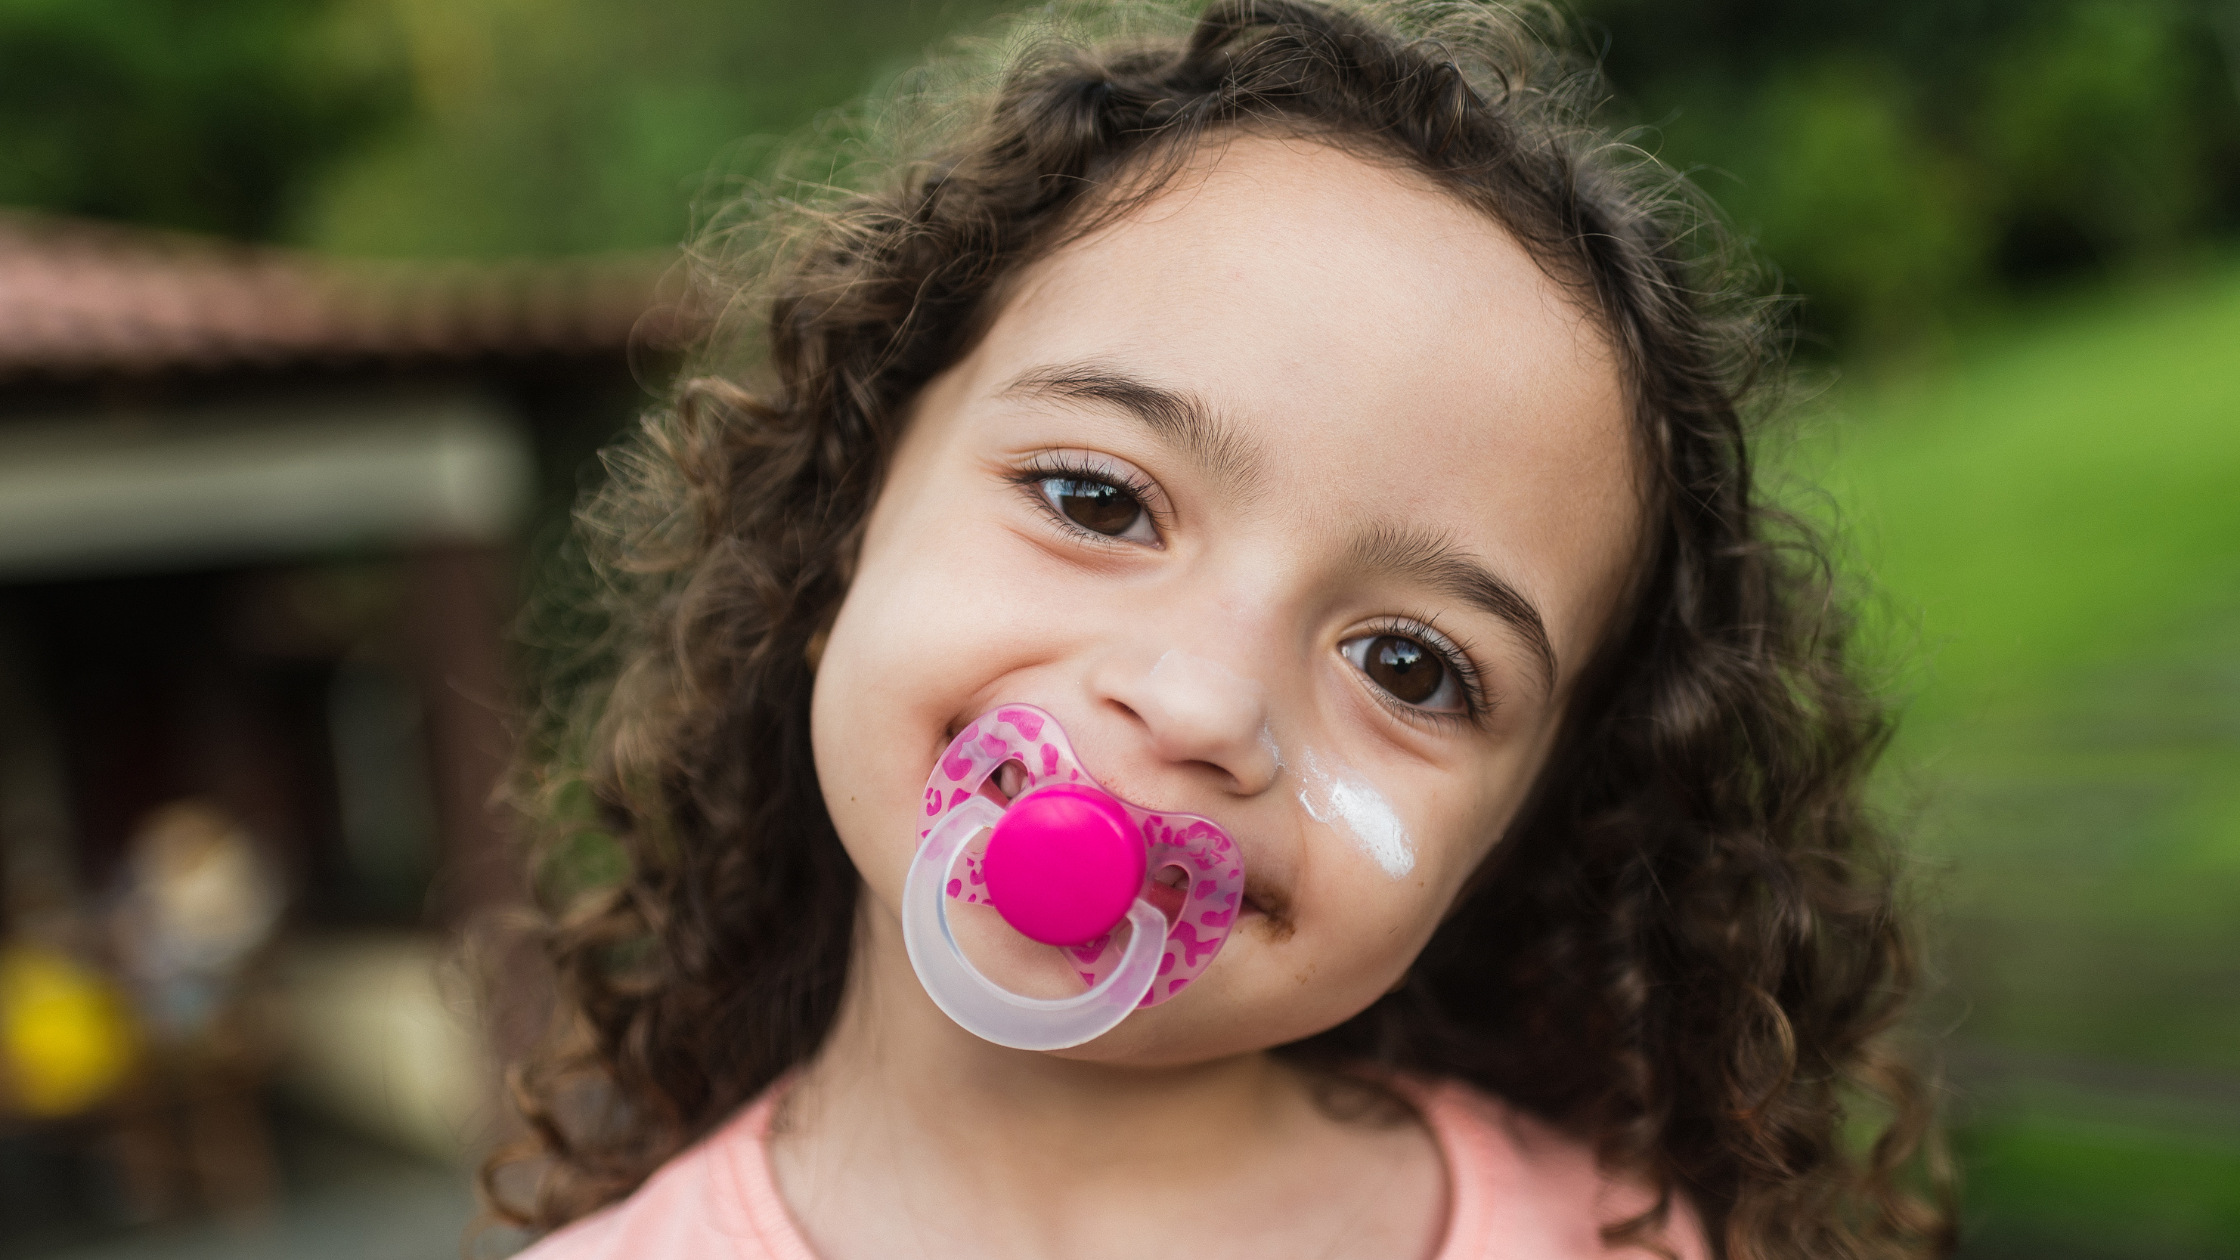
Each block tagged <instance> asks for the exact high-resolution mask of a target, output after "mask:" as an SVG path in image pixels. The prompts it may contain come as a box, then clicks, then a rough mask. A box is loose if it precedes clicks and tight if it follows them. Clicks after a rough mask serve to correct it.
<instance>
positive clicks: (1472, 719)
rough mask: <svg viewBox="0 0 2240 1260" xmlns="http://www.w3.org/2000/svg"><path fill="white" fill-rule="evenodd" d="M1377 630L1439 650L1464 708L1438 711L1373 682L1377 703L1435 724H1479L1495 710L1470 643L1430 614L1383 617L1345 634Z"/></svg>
mask: <svg viewBox="0 0 2240 1260" xmlns="http://www.w3.org/2000/svg"><path fill="white" fill-rule="evenodd" d="M1378 634H1391V635H1398V636H1400V637H1401V638H1404V639H1413V640H1415V641H1416V642H1418V643H1421V644H1422V645H1424V646H1425V647H1427V648H1430V649H1431V650H1432V651H1433V652H1435V653H1437V654H1438V657H1439V663H1440V664H1441V665H1443V666H1445V667H1446V668H1447V669H1448V670H1450V671H1452V672H1453V674H1454V678H1455V681H1456V682H1457V683H1459V684H1461V687H1462V712H1460V713H1439V712H1435V711H1433V710H1430V709H1419V708H1417V707H1415V706H1414V705H1412V704H1409V703H1408V702H1407V701H1405V700H1402V699H1400V698H1399V697H1398V696H1395V695H1393V694H1391V693H1390V692H1387V691H1385V690H1384V689H1383V688H1381V687H1378V686H1376V685H1374V684H1371V685H1370V687H1369V691H1370V693H1371V694H1373V695H1374V696H1375V697H1376V698H1377V702H1378V703H1380V704H1382V705H1384V706H1385V707H1387V708H1389V709H1391V710H1392V711H1393V712H1395V713H1397V714H1399V715H1400V716H1401V717H1403V718H1405V719H1406V720H1408V721H1411V722H1430V723H1433V724H1436V725H1452V724H1454V723H1458V722H1468V723H1472V724H1476V723H1478V722H1482V721H1484V720H1485V718H1486V716H1487V715H1488V714H1490V713H1492V712H1493V710H1494V708H1495V703H1494V700H1493V697H1492V696H1491V695H1490V694H1488V692H1487V690H1486V682H1485V675H1484V674H1483V673H1481V672H1480V671H1479V669H1478V666H1477V663H1476V662H1475V661H1473V660H1471V659H1470V652H1469V650H1468V648H1467V646H1466V645H1464V644H1462V643H1460V642H1458V641H1457V640H1456V639H1454V638H1453V637H1452V636H1450V635H1448V634H1447V633H1446V632H1445V631H1443V630H1440V629H1439V628H1438V627H1437V626H1434V625H1432V624H1431V619H1430V618H1429V617H1406V616H1402V617H1382V618H1379V619H1377V620H1375V621H1372V622H1370V623H1369V624H1368V625H1367V626H1364V627H1362V629H1361V630H1360V631H1359V632H1357V633H1354V634H1349V635H1347V636H1346V637H1347V638H1348V639H1357V638H1360V637H1361V636H1362V635H1378Z"/></svg>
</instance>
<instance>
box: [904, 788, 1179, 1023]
mask: <svg viewBox="0 0 2240 1260" xmlns="http://www.w3.org/2000/svg"><path fill="white" fill-rule="evenodd" d="M1002 818H1003V810H1002V809H1001V808H1000V807H998V806H997V805H996V803H995V802H993V801H990V800H988V799H986V798H985V797H974V798H972V799H970V800H968V801H966V802H964V803H963V804H961V805H959V806H958V807H957V808H956V809H954V810H952V811H951V812H950V813H949V814H948V815H947V816H946V817H944V818H943V819H942V820H941V822H940V823H939V824H938V825H937V826H935V827H934V829H933V830H932V831H931V832H929V833H928V834H927V835H926V838H925V839H924V840H923V841H921V842H920V843H919V846H918V853H917V856H916V857H915V858H913V859H912V860H911V863H910V874H909V877H908V879H907V880H906V881H905V882H904V885H903V891H902V940H903V945H904V947H905V948H906V949H908V950H909V953H910V962H911V965H912V967H913V968H915V969H916V971H917V973H918V979H919V982H920V983H921V984H923V985H924V986H925V990H926V993H927V994H928V995H929V996H931V997H932V998H933V1000H934V1004H935V1005H937V1006H939V1007H940V1008H941V1010H942V1012H943V1013H944V1014H946V1015H948V1017H949V1018H951V1019H953V1020H955V1021H956V1022H957V1023H958V1024H960V1025H962V1026H963V1027H964V1028H965V1029H966V1030H967V1031H969V1032H971V1033H973V1034H974V1035H976V1036H979V1037H982V1038H984V1039H986V1040H988V1041H992V1042H995V1043H996V1044H997V1045H1001V1046H1010V1047H1011V1048H1013V1049H1015V1050H1063V1049H1066V1048H1068V1047H1070V1046H1078V1045H1080V1044H1082V1043H1083V1042H1086V1041H1092V1040H1094V1039H1096V1038H1098V1037H1101V1036H1103V1035H1104V1034H1105V1033H1107V1032H1110V1031H1111V1030H1112V1029H1113V1028H1114V1027H1115V1026H1116V1025H1118V1024H1119V1023H1120V1021H1121V1020H1123V1019H1126V1018H1127V1017H1128V1016H1129V1014H1131V1013H1132V1012H1133V1011H1134V1010H1135V1009H1136V1007H1137V1005H1138V1004H1139V1003H1141V1002H1142V1001H1143V999H1144V995H1145V994H1147V993H1149V992H1150V991H1151V985H1152V983H1153V982H1154V981H1156V980H1157V979H1158V970H1159V959H1160V957H1161V955H1162V954H1164V953H1165V951H1166V943H1167V920H1166V916H1165V915H1163V914H1161V913H1160V912H1159V909H1158V907H1156V906H1154V905H1152V904H1151V903H1150V902H1148V901H1146V900H1144V899H1143V898H1141V897H1138V898H1136V900H1135V902H1134V903H1133V904H1131V905H1130V906H1129V907H1128V924H1129V929H1130V930H1129V933H1128V945H1127V948H1126V950H1125V951H1123V953H1122V954H1121V957H1120V961H1119V963H1118V965H1116V966H1115V967H1114V968H1113V969H1112V971H1111V972H1110V974H1108V975H1106V976H1105V978H1104V979H1102V980H1100V981H1098V982H1097V983H1096V984H1094V985H1092V986H1091V987H1090V988H1089V989H1088V990H1087V991H1086V992H1082V993H1077V994H1075V995H1074V996H1072V997H1068V998H1031V997H1027V996H1024V995H1023V994H1018V993H1013V992H1011V991H1010V990H1009V989H1006V988H1004V987H1003V986H1001V985H999V984H997V983H996V982H995V981H993V980H990V979H989V978H988V977H987V976H986V975H984V974H982V973H981V971H980V969H979V968H978V967H975V966H974V965H973V964H972V960H971V959H970V958H967V957H965V954H964V950H963V948H962V947H961V946H959V945H958V944H957V938H956V934H955V933H954V932H953V931H951V930H950V927H949V906H948V897H947V896H946V895H945V894H946V889H947V885H948V882H949V880H950V879H951V878H953V875H952V872H953V870H954V869H955V867H956V864H957V861H958V859H960V858H962V857H963V856H964V851H965V845H966V842H967V841H969V840H970V839H971V838H972V837H974V836H976V835H978V834H979V833H980V832H982V831H984V830H988V829H990V828H993V827H994V826H995V825H996V823H997V822H998V821H1000V820H1001V819H1002ZM928 903H930V905H929V904H928ZM1022 1017H1024V1018H1022Z"/></svg>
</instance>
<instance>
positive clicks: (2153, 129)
mask: <svg viewBox="0 0 2240 1260" xmlns="http://www.w3.org/2000/svg"><path fill="white" fill-rule="evenodd" d="M1577 5H1578V16H1579V19H1580V21H1579V27H1580V31H1581V33H1582V34H1583V36H1584V39H1585V41H1586V43H1587V45H1588V46H1589V47H1591V48H1593V49H1598V50H1600V51H1601V53H1602V59H1603V61H1604V63H1605V65H1606V66H1607V68H1608V69H1609V71H1610V73H1611V75H1612V77H1613V78H1614V80H1615V81H1616V83H1617V84H1618V85H1619V88H1620V90H1621V92H1622V95H1621V96H1620V97H1619V98H1618V99H1617V101H1616V102H1614V106H1613V109H1612V117H1613V118H1614V119H1618V120H1623V119H1625V118H1628V117H1630V118H1632V119H1634V120H1637V121H1639V122H1641V123H1643V124H1645V129H1644V130H1643V132H1642V133H1641V138H1642V140H1643V143H1644V144H1645V146H1646V147H1649V148H1651V149H1653V150H1655V151H1657V152H1659V153H1660V154H1661V155H1662V156H1664V157H1665V158H1667V159H1668V160H1670V161H1672V162H1674V163H1676V164H1678V165H1680V166H1682V167H1683V168H1686V169H1689V170H1691V171H1693V172H1694V173H1695V174H1696V176H1697V178H1698V179H1699V180H1700V181H1701V182H1702V183H1703V184H1704V185H1705V186H1706V188H1707V189H1708V191H1709V192H1710V193H1711V194H1712V196H1713V197H1714V198H1715V199H1716V200H1718V201H1719V202H1721V203H1722V204H1723V205H1725V206H1726V207H1727V209H1728V210H1729V211H1730V212H1731V214H1732V215H1733V217H1734V219H1735V220H1736V221H1737V222H1738V223H1739V224H1740V225H1741V226H1742V227H1743V229H1744V230H1745V232H1746V233H1747V234H1748V235H1749V236H1751V237H1752V238H1754V239H1755V240H1756V241H1758V242H1759V243H1760V244H1761V245H1762V246H1763V247H1764V248H1765V251H1766V253H1767V255H1768V256H1769V257H1771V258H1773V259H1774V260H1776V261H1777V262H1778V263H1779V264H1780V266H1781V267H1782V268H1783V269H1784V283H1785V287H1786V288H1787V289H1789V290H1790V291H1792V292H1796V293H1800V294H1803V295H1805V296H1806V298H1807V301H1806V304H1805V306H1804V312H1805V314H1804V318H1805V322H1806V326H1807V329H1808V331H1809V332H1810V333H1812V334H1813V337H1812V338H1811V340H1810V343H1809V344H1813V345H1826V346H1832V347H1835V348H1838V349H1841V350H1844V351H1847V352H1848V351H1854V350H1855V351H1859V352H1862V353H1866V354H1878V353H1881V352H1884V351H1890V350H1907V349H1912V348H1919V347H1921V346H1924V345H1926V346H1930V347H1932V348H1933V347H1935V346H1936V345H1938V344H1942V343H1945V342H1948V341H1949V339H1950V337H1951V336H1952V335H1953V334H1954V332H1955V329H1956V328H1957V327H1959V326H1961V325H1964V324H1965V323H1967V322H1968V320H1969V319H1970V317H1971V315H1972V314H1973V313H1975V312H1979V311H1983V310H1985V309H1987V308H1988V309H1994V310H1995V309H1996V308H1998V307H1999V306H2000V305H2002V304H2003V303H2004V302H2005V300H2006V299H2007V298H2009V297H2011V296H2012V295H2014V294H2016V293H2017V292H2022V291H2027V290H2029V289H2031V288H2032V287H2033V286H2036V285H2038V284H2040V283H2041V282H2044V281H2046V280H2049V279H2060V278H2064V277H2068V276H2071V275H2075V274H2078V273H2108V272H2118V273H2120V272H2125V271H2130V270H2137V269H2150V270H2151V269H2155V268H2158V267H2159V268H2164V269H2167V268H2170V267H2172V266H2180V265H2184V264H2185V262H2186V261H2187V260H2188V259H2190V258H2192V257H2193V256H2194V253H2193V251H2194V250H2196V249H2197V247H2198V245H2199V243H2200V242H2202V241H2204V240H2210V239H2215V238H2219V237H2223V236H2226V235H2229V234H2230V233H2232V232H2233V231H2234V230H2235V229H2240V98H2236V88H2240V73H2236V66H2240V62H2236V60H2235V52H2236V50H2240V5H2236V4H2233V3H2231V0H1883V2H1881V3H1869V2H1868V0H1824V2H1822V3H1810V4H1808V3H1803V2H1802V0H1695V2H1693V3H1687V4H1674V3H1670V0H1577ZM1004 7H1006V6H1004V5H1002V4H1001V3H1000V0H816V2H815V3H809V2H807V0H637V2H636V3H632V4H624V3H622V2H621V0H203V2H202V3H199V4H191V5H190V4H188V3H185V2H184V0H0V203H14V204H22V205H32V206H42V207H51V208H55V209H61V210H66V211H71V212H76V213H86V214H95V215H103V216H108V217H114V218H122V219H132V220H140V221H147V222H157V223H168V224H177V225H181V226H189V227H198V228H206V229H211V230H216V231H222V232H228V233H233V234H237V235H247V236H256V237H276V238H281V239H288V240H294V241H298V242H301V243H306V244H311V245H315V246H319V247H322V248H327V249H333V250H339V251H344V252H350V253H365V254H388V255H466V256H488V255H501V254H550V253H563V252H580V251H593V250H604V249H623V248H644V247H658V246H663V245H668V244H672V243H674V242H676V241H677V240H679V239H680V238H681V237H683V236H684V235H685V234H686V232H687V231H688V230H689V227H690V222H689V213H690V206H691V205H692V203H693V202H694V201H695V199H696V198H701V197H703V195H704V194H707V193H710V192H720V187H718V186H716V185H714V184H712V183H711V182H710V181H711V179H712V178H721V177H722V176H724V175H726V174H729V173H735V172H738V171H742V170H748V169H751V168H752V167H753V165H754V152H753V149H754V145H753V143H752V141H753V140H754V138H757V137H762V138H773V137H778V136H782V135H785V134H786V133H789V132H793V131H795V130H797V129H798V128H799V127H800V126H801V125H802V124H804V123H805V122H807V121H809V120H810V119H811V118H812V117H814V116H815V115H816V114H817V113H818V111H820V110H826V109H831V108H834V107H837V106H841V105H844V104H846V103H847V102H849V101H850V100H852V99H854V98H856V97H858V96H859V95H860V94H861V93H862V92H863V91H864V90H865V89H866V88H868V87H870V86H872V85H873V84H874V83H876V82H877V81H879V80H880V79H881V78H883V77H886V76H888V75H890V74H892V73H893V72H894V71H896V70H898V69H899V68H901V67H902V66H904V65H907V64H909V63H910V62H912V61H914V60H916V59H917V57H918V56H919V55H920V54H921V53H922V52H923V50H924V49H925V48H927V47H928V46H929V45H932V44H934V43H936V42H938V41H939V40H940V38H941V37H942V36H944V35H945V34H947V33H949V32H952V31H955V30H958V29H960V28H964V27H969V26H971V25H973V24H975V23H977V22H978V21H980V20H981V19H982V18H984V17H985V16H986V15H988V14H989V13H991V12H994V11H997V10H999V9H1001V8H1004ZM711 172H714V173H715V174H714V175H713V176H711Z"/></svg>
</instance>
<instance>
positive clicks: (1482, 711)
mask: <svg viewBox="0 0 2240 1260" xmlns="http://www.w3.org/2000/svg"><path fill="white" fill-rule="evenodd" d="M1052 477H1064V478H1068V479H1070V480H1074V481H1095V482H1101V483H1103V484H1105V485H1108V486H1111V487H1113V488H1114V489H1116V490H1121V491H1124V492H1125V493H1126V494H1127V495H1128V496H1129V497H1130V498H1132V499H1134V500H1135V501H1136V504H1137V506H1139V507H1141V508H1142V509H1143V512H1144V514H1145V515H1146V516H1149V517H1150V518H1151V526H1152V529H1153V530H1155V531H1156V532H1157V533H1158V534H1159V535H1160V537H1161V538H1162V539H1164V538H1165V536H1166V533H1167V528H1168V522H1169V517H1168V515H1167V514H1166V513H1165V512H1162V511H1161V510H1160V509H1159V508H1158V506H1157V505H1156V494H1157V492H1156V490H1155V489H1154V488H1153V487H1152V485H1151V483H1150V481H1149V480H1148V479H1146V478H1144V477H1142V476H1140V475H1138V474H1134V473H1131V472H1129V471H1127V470H1125V469H1121V468H1115V467H1113V466H1112V465H1109V464H1105V465H1101V466H1099V465H1097V464H1093V463H1091V462H1089V461H1087V460H1083V459H1078V458H1074V457H1069V456H1066V455H1059V454H1054V453H1051V452H1047V451H1046V452H1043V453H1040V454H1037V455H1036V456H1035V457H1034V458H1033V460H1032V461H1030V462H1029V463H1028V464H1027V466H1026V467H1024V468H1022V469H1020V470H1019V471H1017V472H1015V473H1013V474H1012V475H1011V477H1010V481H1011V483H1012V484H1013V485H1015V486H1017V487H1018V488H1019V490H1020V492H1021V493H1022V494H1024V495H1025V496H1026V497H1027V501H1028V502H1030V503H1032V504H1033V505H1034V506H1035V508H1036V510H1038V511H1039V512H1041V513H1042V515H1043V516H1044V518H1046V519H1047V520H1049V521H1050V522H1051V523H1053V524H1054V525H1056V526H1057V527H1058V528H1060V529H1062V530H1064V531H1065V532H1066V533H1067V534H1068V535H1070V536H1072V537H1075V538H1078V539H1080V540H1082V541H1084V542H1088V543H1091V544H1093V545H1096V546H1100V547H1118V546H1125V545H1127V544H1125V543H1123V542H1122V541H1121V540H1120V539H1117V538H1113V537H1110V536H1109V535H1105V534H1100V533H1098V532H1096V531H1095V530H1092V529H1083V528H1082V527H1081V526H1080V525H1078V524H1076V523H1074V522H1073V521H1070V520H1068V519H1066V516H1065V513H1063V512H1060V511H1059V510H1058V509H1057V508H1056V507H1055V506H1053V505H1052V504H1051V502H1050V500H1049V498H1048V496H1046V495H1044V494H1043V492H1042V483H1043V482H1045V481H1048V480H1050V479H1051V478H1052ZM1362 633H1363V634H1372V635H1374V634H1393V635H1399V636H1401V637H1403V638H1408V639H1413V640H1415V641H1416V642H1418V643H1421V644H1423V645H1424V646H1425V647H1427V648H1430V649H1431V650H1432V651H1433V652H1435V653H1437V654H1438V656H1439V663H1440V664H1441V665H1443V666H1444V667H1446V668H1447V669H1448V670H1451V671H1452V672H1453V674H1454V677H1455V681H1456V682H1458V683H1460V684H1461V686H1462V705H1463V711H1462V712H1460V713H1436V712H1433V711H1431V710H1428V709H1419V708H1417V707H1415V706H1414V705H1412V704H1409V703H1407V702H1406V701H1404V700H1401V699H1400V698H1398V697H1397V696H1393V695H1391V694H1390V693H1388V692H1386V691H1384V690H1383V689H1382V688H1379V687H1375V686H1371V687H1370V688H1369V690H1370V691H1371V692H1372V693H1373V694H1375V696H1376V697H1377V700H1378V702H1379V703H1381V704H1383V705H1385V706H1386V707H1387V708H1390V709H1391V710H1393V712H1395V713H1397V714H1399V715H1400V716H1401V717H1402V718H1403V719H1404V720H1407V721H1411V722H1429V723H1433V724H1437V725H1452V724H1454V723H1458V722H1469V723H1473V724H1474V723H1477V722H1480V721H1483V720H1484V719H1485V717H1486V715H1487V714H1489V713H1491V712H1492V711H1493V709H1494V703H1493V700H1492V698H1491V697H1490V696H1489V695H1488V694H1487V691H1486V685H1485V677H1484V675H1483V674H1481V673H1480V672H1479V670H1478V667H1477V664H1476V663H1475V662H1473V661H1472V660H1471V659H1470V653H1469V651H1468V649H1467V647H1466V646H1465V645H1464V644H1462V643H1459V642H1457V641H1456V640H1455V639H1454V638H1453V637H1452V636H1450V635H1448V634H1447V633H1446V632H1445V631H1442V630H1440V629H1439V628H1438V627H1436V626H1434V625H1432V624H1431V620H1430V618H1428V617H1410V616H1401V617H1385V618H1381V619H1379V620H1377V621H1374V622H1371V623H1370V624H1369V625H1367V626H1365V627H1363V628H1362ZM1348 637H1358V636H1348Z"/></svg>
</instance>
